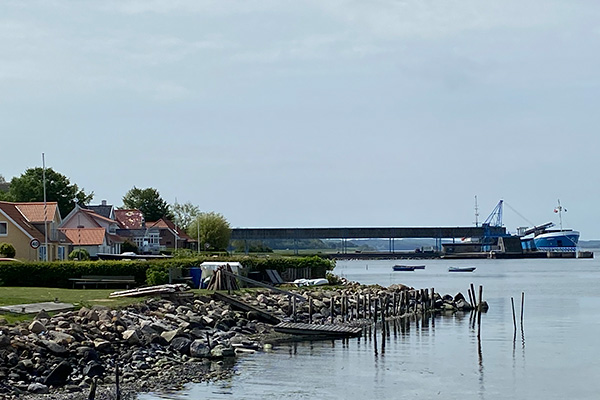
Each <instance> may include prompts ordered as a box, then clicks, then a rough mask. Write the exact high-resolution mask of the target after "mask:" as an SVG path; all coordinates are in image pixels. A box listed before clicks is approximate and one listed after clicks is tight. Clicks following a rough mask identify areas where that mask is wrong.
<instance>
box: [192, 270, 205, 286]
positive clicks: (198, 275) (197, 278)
mask: <svg viewBox="0 0 600 400" xmlns="http://www.w3.org/2000/svg"><path fill="white" fill-rule="evenodd" d="M190 276H191V277H192V283H193V284H194V289H199V288H200V282H202V269H200V268H190Z"/></svg>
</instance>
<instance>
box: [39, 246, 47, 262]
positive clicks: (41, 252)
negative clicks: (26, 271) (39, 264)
mask: <svg viewBox="0 0 600 400" xmlns="http://www.w3.org/2000/svg"><path fill="white" fill-rule="evenodd" d="M45 255H46V246H45V245H41V246H40V247H38V257H39V259H40V261H46V257H45ZM48 261H50V258H48Z"/></svg>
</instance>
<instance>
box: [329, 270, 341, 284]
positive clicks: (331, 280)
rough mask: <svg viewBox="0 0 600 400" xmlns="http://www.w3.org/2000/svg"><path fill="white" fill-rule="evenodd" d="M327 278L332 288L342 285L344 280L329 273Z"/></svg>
mask: <svg viewBox="0 0 600 400" xmlns="http://www.w3.org/2000/svg"><path fill="white" fill-rule="evenodd" d="M326 278H327V280H328V281H329V284H330V285H332V286H337V285H341V284H342V283H343V281H342V279H341V278H340V277H339V276H337V275H335V274H333V273H331V272H328V273H327V275H326Z"/></svg>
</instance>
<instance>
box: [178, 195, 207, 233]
mask: <svg viewBox="0 0 600 400" xmlns="http://www.w3.org/2000/svg"><path fill="white" fill-rule="evenodd" d="M172 208H173V222H175V225H177V226H178V227H179V228H181V229H183V230H185V231H187V230H188V228H189V227H190V225H191V223H192V222H193V221H194V220H195V219H196V218H198V215H199V214H200V209H199V208H198V206H195V205H193V204H192V203H190V202H187V203H184V204H179V203H175V204H173V206H172Z"/></svg>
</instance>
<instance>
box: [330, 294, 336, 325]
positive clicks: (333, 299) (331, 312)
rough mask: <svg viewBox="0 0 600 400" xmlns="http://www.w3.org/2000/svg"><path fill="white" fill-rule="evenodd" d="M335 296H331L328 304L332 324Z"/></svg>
mask: <svg viewBox="0 0 600 400" xmlns="http://www.w3.org/2000/svg"><path fill="white" fill-rule="evenodd" d="M334 311H335V296H331V302H330V304H329V315H330V316H331V323H332V324H333V322H334V320H333V318H334V316H335V312H334Z"/></svg>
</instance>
